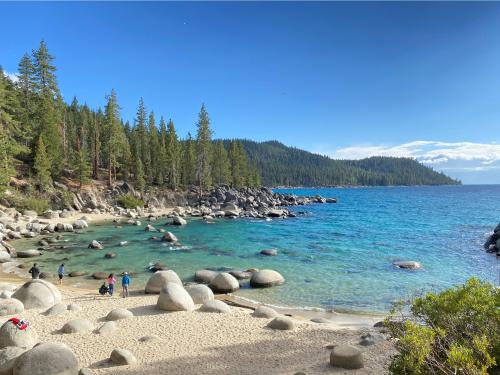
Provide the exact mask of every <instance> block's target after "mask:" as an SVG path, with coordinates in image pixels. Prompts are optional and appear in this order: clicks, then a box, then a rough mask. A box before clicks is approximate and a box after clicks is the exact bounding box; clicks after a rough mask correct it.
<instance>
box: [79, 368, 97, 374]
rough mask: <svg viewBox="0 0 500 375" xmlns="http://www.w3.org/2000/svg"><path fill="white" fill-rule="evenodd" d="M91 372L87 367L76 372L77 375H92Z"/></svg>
mask: <svg viewBox="0 0 500 375" xmlns="http://www.w3.org/2000/svg"><path fill="white" fill-rule="evenodd" d="M92 374H93V372H92V370H91V369H89V368H88V367H83V368H81V369H80V371H78V375H92Z"/></svg>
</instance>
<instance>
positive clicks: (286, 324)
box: [267, 316, 295, 331]
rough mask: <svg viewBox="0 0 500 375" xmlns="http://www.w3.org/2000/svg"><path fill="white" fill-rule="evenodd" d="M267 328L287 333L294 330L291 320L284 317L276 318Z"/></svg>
mask: <svg viewBox="0 0 500 375" xmlns="http://www.w3.org/2000/svg"><path fill="white" fill-rule="evenodd" d="M267 327H269V328H272V329H279V330H282V331H289V330H292V329H294V328H295V323H294V322H293V320H292V319H290V318H288V317H286V316H277V317H276V318H274V319H273V320H271V321H270V322H269V324H268V325H267Z"/></svg>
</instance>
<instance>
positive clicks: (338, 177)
mask: <svg viewBox="0 0 500 375" xmlns="http://www.w3.org/2000/svg"><path fill="white" fill-rule="evenodd" d="M238 141H240V142H242V144H243V147H244V148H245V151H246V152H247V154H248V157H249V159H250V161H251V162H252V163H253V164H255V165H256V166H257V168H258V169H259V170H260V171H261V174H262V183H263V185H265V186H334V185H357V186H361V185H364V186H377V185H379V186H388V185H457V184H460V181H457V180H454V179H452V178H450V177H448V176H446V175H445V174H444V173H439V172H436V171H434V170H433V169H432V168H429V167H427V166H425V165H423V164H421V163H419V162H418V161H416V160H414V159H410V158H395V157H378V156H377V157H371V158H367V159H361V160H335V159H331V158H329V157H327V156H322V155H318V154H313V153H311V152H308V151H304V150H300V149H298V148H295V147H288V146H285V145H284V144H282V143H280V142H277V141H267V142H254V141H250V140H245V139H242V140H238ZM224 142H225V145H226V147H227V146H228V144H229V140H225V141H224Z"/></svg>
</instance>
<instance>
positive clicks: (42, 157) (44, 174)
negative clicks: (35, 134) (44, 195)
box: [33, 136, 52, 191]
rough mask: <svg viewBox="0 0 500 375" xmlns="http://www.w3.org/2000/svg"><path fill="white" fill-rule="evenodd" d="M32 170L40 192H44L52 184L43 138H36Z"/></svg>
mask: <svg viewBox="0 0 500 375" xmlns="http://www.w3.org/2000/svg"><path fill="white" fill-rule="evenodd" d="M33 168H34V169H35V171H36V179H37V182H38V185H39V186H40V190H41V191H46V190H48V189H49V188H50V186H51V184H52V178H51V176H50V168H51V160H50V156H49V154H48V153H47V149H46V147H45V143H44V140H43V136H40V137H39V138H38V146H37V148H36V153H35V163H34V165H33Z"/></svg>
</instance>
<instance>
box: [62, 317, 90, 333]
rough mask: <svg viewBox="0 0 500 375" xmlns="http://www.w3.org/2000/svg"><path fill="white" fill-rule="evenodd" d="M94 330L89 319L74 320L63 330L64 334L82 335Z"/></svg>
mask: <svg viewBox="0 0 500 375" xmlns="http://www.w3.org/2000/svg"><path fill="white" fill-rule="evenodd" d="M93 329H94V326H93V325H92V322H91V321H90V320H87V319H74V320H70V321H69V322H67V323H66V324H65V325H64V326H63V327H62V329H61V331H62V332H63V333H81V332H88V331H91V330H93Z"/></svg>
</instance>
